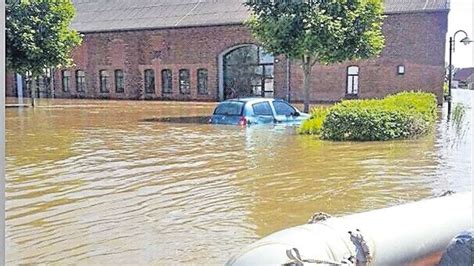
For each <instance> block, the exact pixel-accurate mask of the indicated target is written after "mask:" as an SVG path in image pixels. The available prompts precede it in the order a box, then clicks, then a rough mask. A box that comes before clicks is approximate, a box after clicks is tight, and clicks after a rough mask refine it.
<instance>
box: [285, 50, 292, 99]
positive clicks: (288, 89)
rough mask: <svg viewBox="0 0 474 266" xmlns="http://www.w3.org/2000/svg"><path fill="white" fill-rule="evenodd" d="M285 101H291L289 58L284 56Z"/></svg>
mask: <svg viewBox="0 0 474 266" xmlns="http://www.w3.org/2000/svg"><path fill="white" fill-rule="evenodd" d="M286 101H287V102H290V101H291V87H290V58H289V57H288V56H286Z"/></svg>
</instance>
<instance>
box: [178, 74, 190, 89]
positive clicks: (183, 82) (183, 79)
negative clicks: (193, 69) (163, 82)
mask: <svg viewBox="0 0 474 266" xmlns="http://www.w3.org/2000/svg"><path fill="white" fill-rule="evenodd" d="M179 92H180V93H181V94H190V93H191V90H190V84H189V69H180V70H179Z"/></svg>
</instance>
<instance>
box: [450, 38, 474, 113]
mask: <svg viewBox="0 0 474 266" xmlns="http://www.w3.org/2000/svg"><path fill="white" fill-rule="evenodd" d="M458 33H464V35H465V37H464V38H462V39H461V41H460V42H461V43H463V44H464V45H468V44H469V43H471V42H474V40H471V39H469V37H468V36H467V33H466V32H465V31H463V30H458V31H456V32H455V33H454V35H453V37H449V79H448V98H447V100H448V118H449V116H450V114H451V82H452V80H453V73H452V68H453V65H452V57H453V52H454V49H455V48H454V47H455V41H456V35H457V34H458Z"/></svg>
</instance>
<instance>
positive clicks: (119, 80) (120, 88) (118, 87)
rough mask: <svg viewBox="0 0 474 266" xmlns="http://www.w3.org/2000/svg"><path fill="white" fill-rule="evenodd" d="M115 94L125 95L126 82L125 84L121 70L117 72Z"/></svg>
mask: <svg viewBox="0 0 474 266" xmlns="http://www.w3.org/2000/svg"><path fill="white" fill-rule="evenodd" d="M115 92H116V93H123V92H125V87H124V82H123V71H122V70H121V69H117V70H115Z"/></svg>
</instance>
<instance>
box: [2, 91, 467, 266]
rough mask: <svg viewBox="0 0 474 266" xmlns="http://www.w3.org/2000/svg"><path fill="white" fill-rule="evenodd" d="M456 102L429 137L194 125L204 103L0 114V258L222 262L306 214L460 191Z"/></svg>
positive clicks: (54, 107)
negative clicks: (2, 233)
mask: <svg viewBox="0 0 474 266" xmlns="http://www.w3.org/2000/svg"><path fill="white" fill-rule="evenodd" d="M454 99H455V101H456V102H463V104H464V106H465V108H466V116H465V119H463V121H462V122H461V123H459V124H458V126H456V124H455V123H453V122H447V121H446V119H444V117H445V115H444V112H445V110H440V117H443V118H440V120H439V122H438V123H437V125H436V129H435V131H434V133H433V134H430V135H429V136H426V137H423V138H420V139H416V140H401V141H387V142H363V143H354V142H328V141H318V140H316V139H314V138H313V137H310V136H300V135H297V134H296V131H295V128H294V127H285V126H282V125H278V126H254V127H249V128H241V127H237V126H212V125H208V124H205V123H203V122H205V120H206V118H205V116H207V115H208V114H210V113H211V111H212V110H213V108H214V106H215V103H179V102H148V101H147V102H143V101H96V100H59V99H55V100H42V101H39V103H38V104H39V106H38V107H37V108H35V109H32V108H25V109H17V108H8V109H6V145H7V146H6V154H7V156H6V166H7V167H6V168H7V169H6V173H7V175H6V179H7V180H6V245H7V249H6V254H7V257H6V260H7V263H8V264H10V265H16V264H31V263H32V264H37V263H46V264H57V265H64V264H86V265H88V264H110V263H114V264H181V263H191V264H222V263H224V262H225V261H226V260H227V259H228V258H229V256H230V255H231V254H233V253H235V252H237V251H238V250H239V249H241V248H242V247H243V246H245V245H248V244H250V243H252V242H253V241H255V240H257V239H259V238H261V237H263V236H265V235H267V234H269V233H272V232H274V231H277V230H280V229H283V228H286V227H289V226H294V225H298V224H302V223H305V222H306V221H307V220H308V218H309V217H310V216H311V215H312V214H313V213H314V212H318V211H322V212H326V213H329V214H332V215H336V216H337V215H344V214H349V213H354V212H362V211H367V210H371V209H374V208H381V207H386V206H392V205H396V204H400V203H404V202H410V201H414V200H419V199H423V198H427V197H432V196H436V195H439V194H441V193H443V192H444V191H447V190H453V191H467V190H470V189H471V177H472V162H473V159H472V146H473V141H472V136H473V135H474V134H473V129H472V127H473V126H474V119H473V109H472V108H470V106H472V102H473V101H474V91H455V94H454ZM9 100H10V101H12V99H9ZM455 105H456V103H455ZM183 117H184V118H183ZM186 117H188V118H186ZM189 117H198V118H193V119H189Z"/></svg>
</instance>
